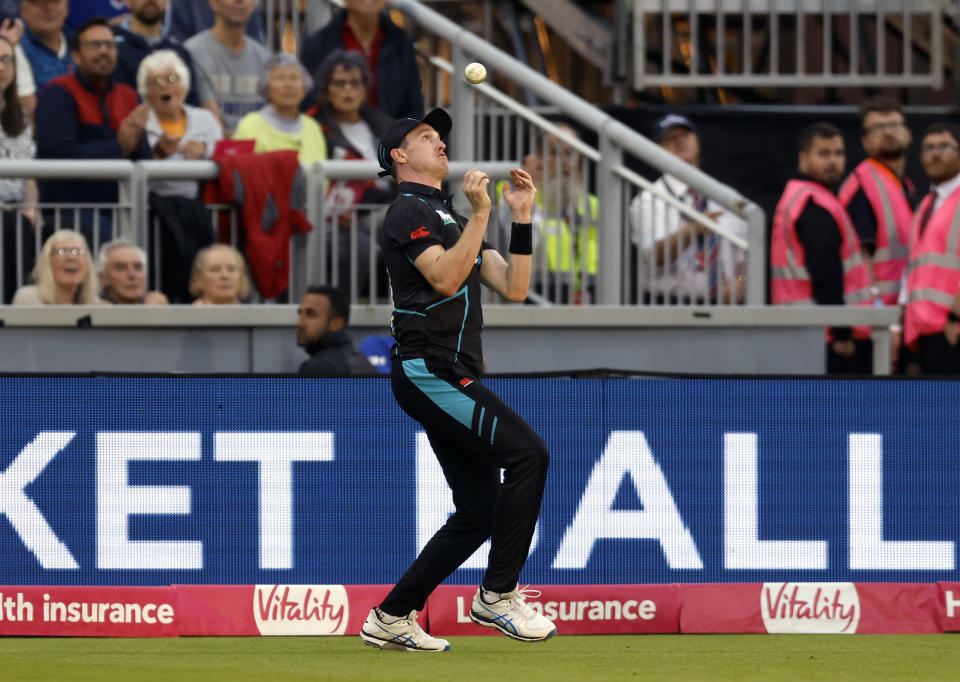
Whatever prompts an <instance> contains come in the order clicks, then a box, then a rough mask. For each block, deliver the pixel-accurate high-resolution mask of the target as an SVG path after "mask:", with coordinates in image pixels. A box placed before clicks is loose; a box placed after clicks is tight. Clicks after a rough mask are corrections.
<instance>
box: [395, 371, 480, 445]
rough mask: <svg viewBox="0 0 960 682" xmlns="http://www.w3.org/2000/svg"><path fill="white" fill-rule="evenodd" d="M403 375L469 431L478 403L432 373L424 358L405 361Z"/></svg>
mask: <svg viewBox="0 0 960 682" xmlns="http://www.w3.org/2000/svg"><path fill="white" fill-rule="evenodd" d="M401 365H402V366H403V373H404V374H406V375H407V378H408V379H409V380H410V381H411V382H413V385H414V386H416V387H417V388H419V389H420V390H421V391H423V393H424V394H425V395H426V396H427V397H428V398H430V400H431V401H432V402H433V404H434V405H436V406H437V407H439V408H440V409H441V410H443V411H444V412H446V413H447V414H449V415H450V416H451V417H453V418H454V419H456V420H457V421H458V422H460V423H461V424H463V425H464V426H466V427H467V428H468V429H469V428H470V426H471V425H472V423H473V410H474V408H476V405H477V403H476V401H474V400H473V399H472V398H469V397H467V396H466V395H464V394H463V393H461V392H460V391H458V390H457V389H455V388H454V387H453V386H451V385H450V384H448V383H447V382H446V381H444V380H443V379H441V378H440V377H438V376H435V375H433V374H431V373H430V370H428V369H427V363H426V362H424V361H423V358H414V359H413V360H404V361H403V362H402V363H401Z"/></svg>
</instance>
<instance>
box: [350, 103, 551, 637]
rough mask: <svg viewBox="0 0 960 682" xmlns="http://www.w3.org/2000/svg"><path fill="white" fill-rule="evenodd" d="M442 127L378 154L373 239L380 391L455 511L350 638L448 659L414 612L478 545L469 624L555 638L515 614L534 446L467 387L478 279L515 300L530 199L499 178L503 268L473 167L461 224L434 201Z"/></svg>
mask: <svg viewBox="0 0 960 682" xmlns="http://www.w3.org/2000/svg"><path fill="white" fill-rule="evenodd" d="M451 126H452V123H451V121H450V117H449V115H447V113H446V112H445V111H444V110H443V109H433V110H432V111H430V112H428V113H427V115H426V116H424V117H423V118H421V119H419V120H417V119H412V118H405V119H399V120H397V121H394V122H393V123H392V124H391V125H390V127H389V128H388V129H387V132H386V133H385V134H384V135H383V136H382V137H381V138H380V145H379V149H378V160H379V162H380V166H381V167H382V168H383V169H384V173H382V175H386V174H390V175H393V177H394V178H395V179H396V180H397V183H398V184H397V193H398V196H397V198H396V199H395V200H394V202H393V203H392V204H391V206H390V208H389V210H388V211H387V214H386V217H385V218H384V221H383V224H382V226H381V227H380V231H379V234H378V239H379V243H380V248H381V250H382V252H383V257H384V262H385V263H386V266H387V271H388V273H389V275H390V285H391V288H392V290H393V303H394V311H393V319H392V322H391V330H392V333H393V337H394V339H396V343H397V345H396V347H395V349H394V357H393V370H392V385H393V394H394V396H395V397H396V399H397V402H398V403H399V404H400V407H401V408H403V410H404V411H405V412H406V413H407V414H408V415H410V416H411V417H413V418H414V419H415V420H417V421H418V422H419V423H420V424H421V425H422V426H423V428H424V430H425V431H426V432H427V437H428V438H429V440H430V445H431V446H432V447H433V451H434V453H435V454H436V457H437V460H438V461H439V463H440V466H441V468H442V469H443V473H444V477H445V478H446V480H447V483H448V484H449V485H450V487H451V489H452V490H453V501H454V505H455V507H456V511H455V512H454V514H453V515H452V516H451V517H450V518H449V519H448V520H447V522H446V523H445V524H444V525H443V527H442V528H440V530H438V531H437V533H436V534H435V535H434V536H433V538H432V539H431V540H430V541H429V542H428V543H427V544H426V546H425V547H424V548H423V551H422V552H421V553H420V555H419V556H418V557H417V558H416V560H415V561H414V562H413V564H412V565H411V566H410V568H409V569H408V570H407V572H406V573H405V574H404V575H403V577H401V578H400V580H399V582H397V584H396V586H395V587H394V588H393V590H391V592H390V594H388V595H387V597H386V599H384V600H383V602H381V604H380V605H379V606H378V607H376V608H374V609H372V610H371V611H370V615H369V616H368V617H367V620H366V622H365V623H364V624H363V628H362V629H361V633H360V637H361V638H362V639H363V641H364V642H366V643H367V644H371V645H373V646H377V647H381V648H385V649H399V650H404V651H447V650H448V649H449V648H450V644H449V643H448V642H447V641H446V640H442V639H437V638H434V637H431V636H429V635H427V634H426V633H425V632H423V630H422V629H420V627H419V626H418V625H417V622H416V615H417V611H420V610H421V609H423V607H424V604H425V603H426V600H427V597H428V596H429V595H430V593H431V592H433V590H434V588H436V587H437V585H439V584H440V583H441V582H442V581H443V580H444V579H445V578H446V577H447V576H448V575H450V574H451V573H453V572H454V571H455V570H456V569H457V568H458V567H459V566H460V565H461V564H462V563H463V562H464V561H466V560H467V559H468V558H469V557H470V556H471V555H472V554H473V553H474V552H475V551H476V550H477V549H478V548H479V547H480V546H481V545H482V544H483V543H484V542H485V541H486V540H487V539H488V538H490V539H491V540H492V545H491V549H490V555H489V561H488V568H487V571H486V574H485V575H484V578H483V582H482V584H481V586H480V587H479V588H478V589H477V592H476V595H475V596H474V599H473V604H472V607H471V610H470V618H471V620H473V621H474V622H475V623H477V624H478V625H482V626H485V627H490V628H494V629H496V630H499V631H500V632H502V633H504V634H506V635H508V636H509V637H512V638H514V639H518V640H521V641H537V640H542V639H546V638H548V637H551V636H552V635H554V634H556V631H557V629H556V627H555V626H554V625H553V623H551V622H550V621H549V620H547V619H546V618H544V617H543V616H542V615H540V614H538V613H537V612H536V611H535V610H534V609H533V608H531V607H530V606H529V605H528V604H527V603H526V601H525V598H526V597H528V596H538V593H535V592H534V593H531V591H529V590H521V589H518V585H519V583H518V579H519V575H520V569H521V568H522V567H523V564H524V562H525V561H526V558H527V553H528V552H529V549H530V542H531V540H532V538H533V532H534V528H535V526H536V522H537V515H538V514H539V511H540V501H541V498H542V497H543V489H544V484H545V482H546V476H547V465H548V461H549V454H548V453H547V447H546V445H545V444H544V442H543V440H542V439H541V438H540V436H538V435H537V434H536V432H534V431H533V429H531V428H530V426H529V425H528V424H527V423H526V422H525V421H524V420H523V419H522V418H521V417H520V416H519V415H517V414H516V413H515V412H514V411H513V410H512V409H510V407H508V406H507V405H506V404H505V403H504V402H503V401H501V400H500V399H499V398H498V397H497V396H496V395H494V394H493V392H492V391H490V390H489V389H488V388H486V387H485V386H484V385H483V384H482V383H481V382H480V378H479V376H480V374H481V372H482V367H483V351H482V348H481V343H480V330H481V328H482V326H483V315H482V312H481V310H480V282H481V281H483V282H484V283H485V284H486V285H487V286H489V287H491V288H492V289H494V290H495V291H497V292H498V293H499V294H501V295H502V296H504V297H505V298H507V299H510V300H512V301H523V300H524V299H525V298H526V295H527V288H528V286H529V282H530V260H531V258H530V254H531V252H532V250H533V248H532V235H531V225H530V213H531V210H532V207H533V200H534V197H535V196H536V191H537V190H536V187H534V185H533V181H532V179H531V178H530V175H529V174H527V173H526V172H525V171H523V170H521V169H519V168H518V169H514V170H513V171H511V172H510V175H511V180H512V183H513V189H510V188H506V189H504V192H503V197H504V200H505V201H506V202H507V204H508V205H509V206H510V207H511V209H512V211H513V220H514V222H513V225H512V232H511V239H510V261H509V263H508V262H507V261H506V260H504V259H503V257H502V256H501V255H500V254H499V253H498V252H497V251H495V250H494V249H493V248H492V247H491V246H490V245H489V244H488V243H487V242H485V241H484V239H483V236H484V233H485V231H486V229H487V222H488V219H489V217H490V208H491V201H490V197H489V195H488V194H487V189H488V185H489V182H490V180H489V178H488V177H487V175H486V174H485V173H483V172H482V171H480V170H477V169H475V168H474V169H471V170H469V171H467V173H466V174H465V175H464V176H463V193H464V194H465V195H466V197H467V199H468V200H469V201H470V206H471V209H472V215H471V216H470V218H469V219H467V218H466V217H464V216H461V215H459V214H457V213H456V212H455V211H454V209H453V204H452V202H451V199H450V197H449V196H448V195H446V194H444V193H443V192H442V191H441V183H442V182H443V180H444V178H446V176H447V173H448V171H449V168H448V164H447V156H446V154H445V149H446V145H445V144H444V143H443V140H442V138H444V137H445V136H446V135H447V133H449V132H450V128H451ZM501 469H502V470H503V478H502V481H501V476H500V470H501Z"/></svg>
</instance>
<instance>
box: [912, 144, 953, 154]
mask: <svg viewBox="0 0 960 682" xmlns="http://www.w3.org/2000/svg"><path fill="white" fill-rule="evenodd" d="M955 151H957V145H955V144H950V143H949V142H944V143H943V144H925V145H923V147H921V148H920V152H921V153H922V154H933V153H934V152H943V153H944V154H952V153H953V152H955Z"/></svg>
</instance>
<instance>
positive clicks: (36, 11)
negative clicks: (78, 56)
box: [17, 0, 73, 118]
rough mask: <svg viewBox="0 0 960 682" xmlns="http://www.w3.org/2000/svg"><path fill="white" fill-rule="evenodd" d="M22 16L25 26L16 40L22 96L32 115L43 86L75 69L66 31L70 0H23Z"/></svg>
mask: <svg viewBox="0 0 960 682" xmlns="http://www.w3.org/2000/svg"><path fill="white" fill-rule="evenodd" d="M20 16H21V17H22V18H23V22H24V24H25V28H24V31H23V38H22V39H21V40H20V42H19V43H17V63H18V64H19V65H20V70H19V72H18V73H17V76H18V77H19V78H20V80H21V84H20V97H21V103H22V104H23V107H24V109H25V110H26V111H27V115H28V116H30V117H31V118H32V117H33V114H34V109H35V108H36V103H37V95H38V93H39V92H40V91H41V90H43V86H44V85H46V84H47V83H48V82H50V81H51V80H53V79H54V78H56V77H58V76H64V75H66V74H68V73H70V71H71V70H72V67H73V60H72V59H71V53H70V44H69V41H68V40H67V35H66V33H64V30H63V28H64V22H66V19H67V0H21V2H20Z"/></svg>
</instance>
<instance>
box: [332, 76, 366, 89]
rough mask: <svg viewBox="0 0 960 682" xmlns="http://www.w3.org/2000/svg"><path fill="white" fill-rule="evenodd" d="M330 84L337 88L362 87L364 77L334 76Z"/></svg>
mask: <svg viewBox="0 0 960 682" xmlns="http://www.w3.org/2000/svg"><path fill="white" fill-rule="evenodd" d="M330 85H332V86H333V87H335V88H362V87H363V79H362V78H334V79H333V80H331V81H330Z"/></svg>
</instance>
